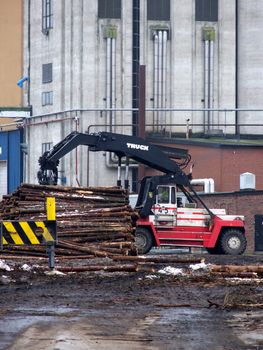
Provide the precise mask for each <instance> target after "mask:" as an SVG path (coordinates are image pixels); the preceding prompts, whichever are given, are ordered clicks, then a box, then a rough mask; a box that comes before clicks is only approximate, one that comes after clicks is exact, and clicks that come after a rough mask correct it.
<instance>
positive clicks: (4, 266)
mask: <svg viewBox="0 0 263 350" xmlns="http://www.w3.org/2000/svg"><path fill="white" fill-rule="evenodd" d="M0 270H5V271H12V270H13V269H11V267H10V266H9V265H7V264H6V263H5V261H4V260H0Z"/></svg>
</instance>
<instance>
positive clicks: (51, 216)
mask: <svg viewBox="0 0 263 350" xmlns="http://www.w3.org/2000/svg"><path fill="white" fill-rule="evenodd" d="M46 211H47V220H43V221H33V220H30V221H14V220H10V221H9V220H5V221H1V222H0V245H1V249H3V247H4V246H6V245H46V246H47V252H48V255H49V267H50V268H54V261H55V243H56V242H57V222H56V203H55V198H50V197H49V198H47V200H46Z"/></svg>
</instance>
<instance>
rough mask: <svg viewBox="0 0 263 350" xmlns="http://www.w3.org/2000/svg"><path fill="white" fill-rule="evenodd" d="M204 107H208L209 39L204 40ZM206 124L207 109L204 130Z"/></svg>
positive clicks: (205, 117) (205, 129)
mask: <svg viewBox="0 0 263 350" xmlns="http://www.w3.org/2000/svg"><path fill="white" fill-rule="evenodd" d="M204 90H205V97H204V108H205V109H208V108H209V105H208V95H209V41H208V40H205V59H204ZM207 125H208V111H206V110H205V111H204V132H206V131H207Z"/></svg>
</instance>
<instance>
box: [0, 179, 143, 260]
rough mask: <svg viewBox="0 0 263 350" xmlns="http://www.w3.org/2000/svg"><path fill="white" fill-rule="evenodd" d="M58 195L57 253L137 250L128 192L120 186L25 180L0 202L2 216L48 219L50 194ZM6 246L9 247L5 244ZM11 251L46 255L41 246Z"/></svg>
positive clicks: (98, 254)
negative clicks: (77, 184) (47, 204)
mask: <svg viewBox="0 0 263 350" xmlns="http://www.w3.org/2000/svg"><path fill="white" fill-rule="evenodd" d="M47 197H54V198H55V199H56V213H57V215H56V217H57V232H58V244H57V247H56V255H68V256H74V255H84V254H85V255H91V256H102V257H105V256H111V255H129V254H136V249H135V245H134V234H133V227H132V219H133V216H134V215H135V213H134V211H133V210H132V208H131V207H130V205H129V200H128V193H127V191H126V190H123V189H120V188H118V187H86V188H84V187H63V186H43V185H30V184H23V185H22V186H20V187H19V188H18V189H17V190H16V191H15V192H14V193H12V194H11V195H8V196H4V198H3V200H2V202H0V220H20V221H29V220H32V221H41V220H45V219H46V208H45V205H46V198H47ZM5 250H7V249H6V248H5ZM8 251H9V253H10V251H13V252H14V251H16V252H17V253H20V254H22V253H24V254H30V253H31V254H33V255H43V252H44V249H43V247H40V246H29V247H28V246H17V247H14V246H13V247H8Z"/></svg>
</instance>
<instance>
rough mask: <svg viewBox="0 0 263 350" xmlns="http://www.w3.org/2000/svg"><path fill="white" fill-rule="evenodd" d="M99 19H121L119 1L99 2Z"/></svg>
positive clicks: (101, 0) (105, 0) (103, 0)
mask: <svg viewBox="0 0 263 350" xmlns="http://www.w3.org/2000/svg"><path fill="white" fill-rule="evenodd" d="M98 17H99V18H121V0H99V2H98Z"/></svg>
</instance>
